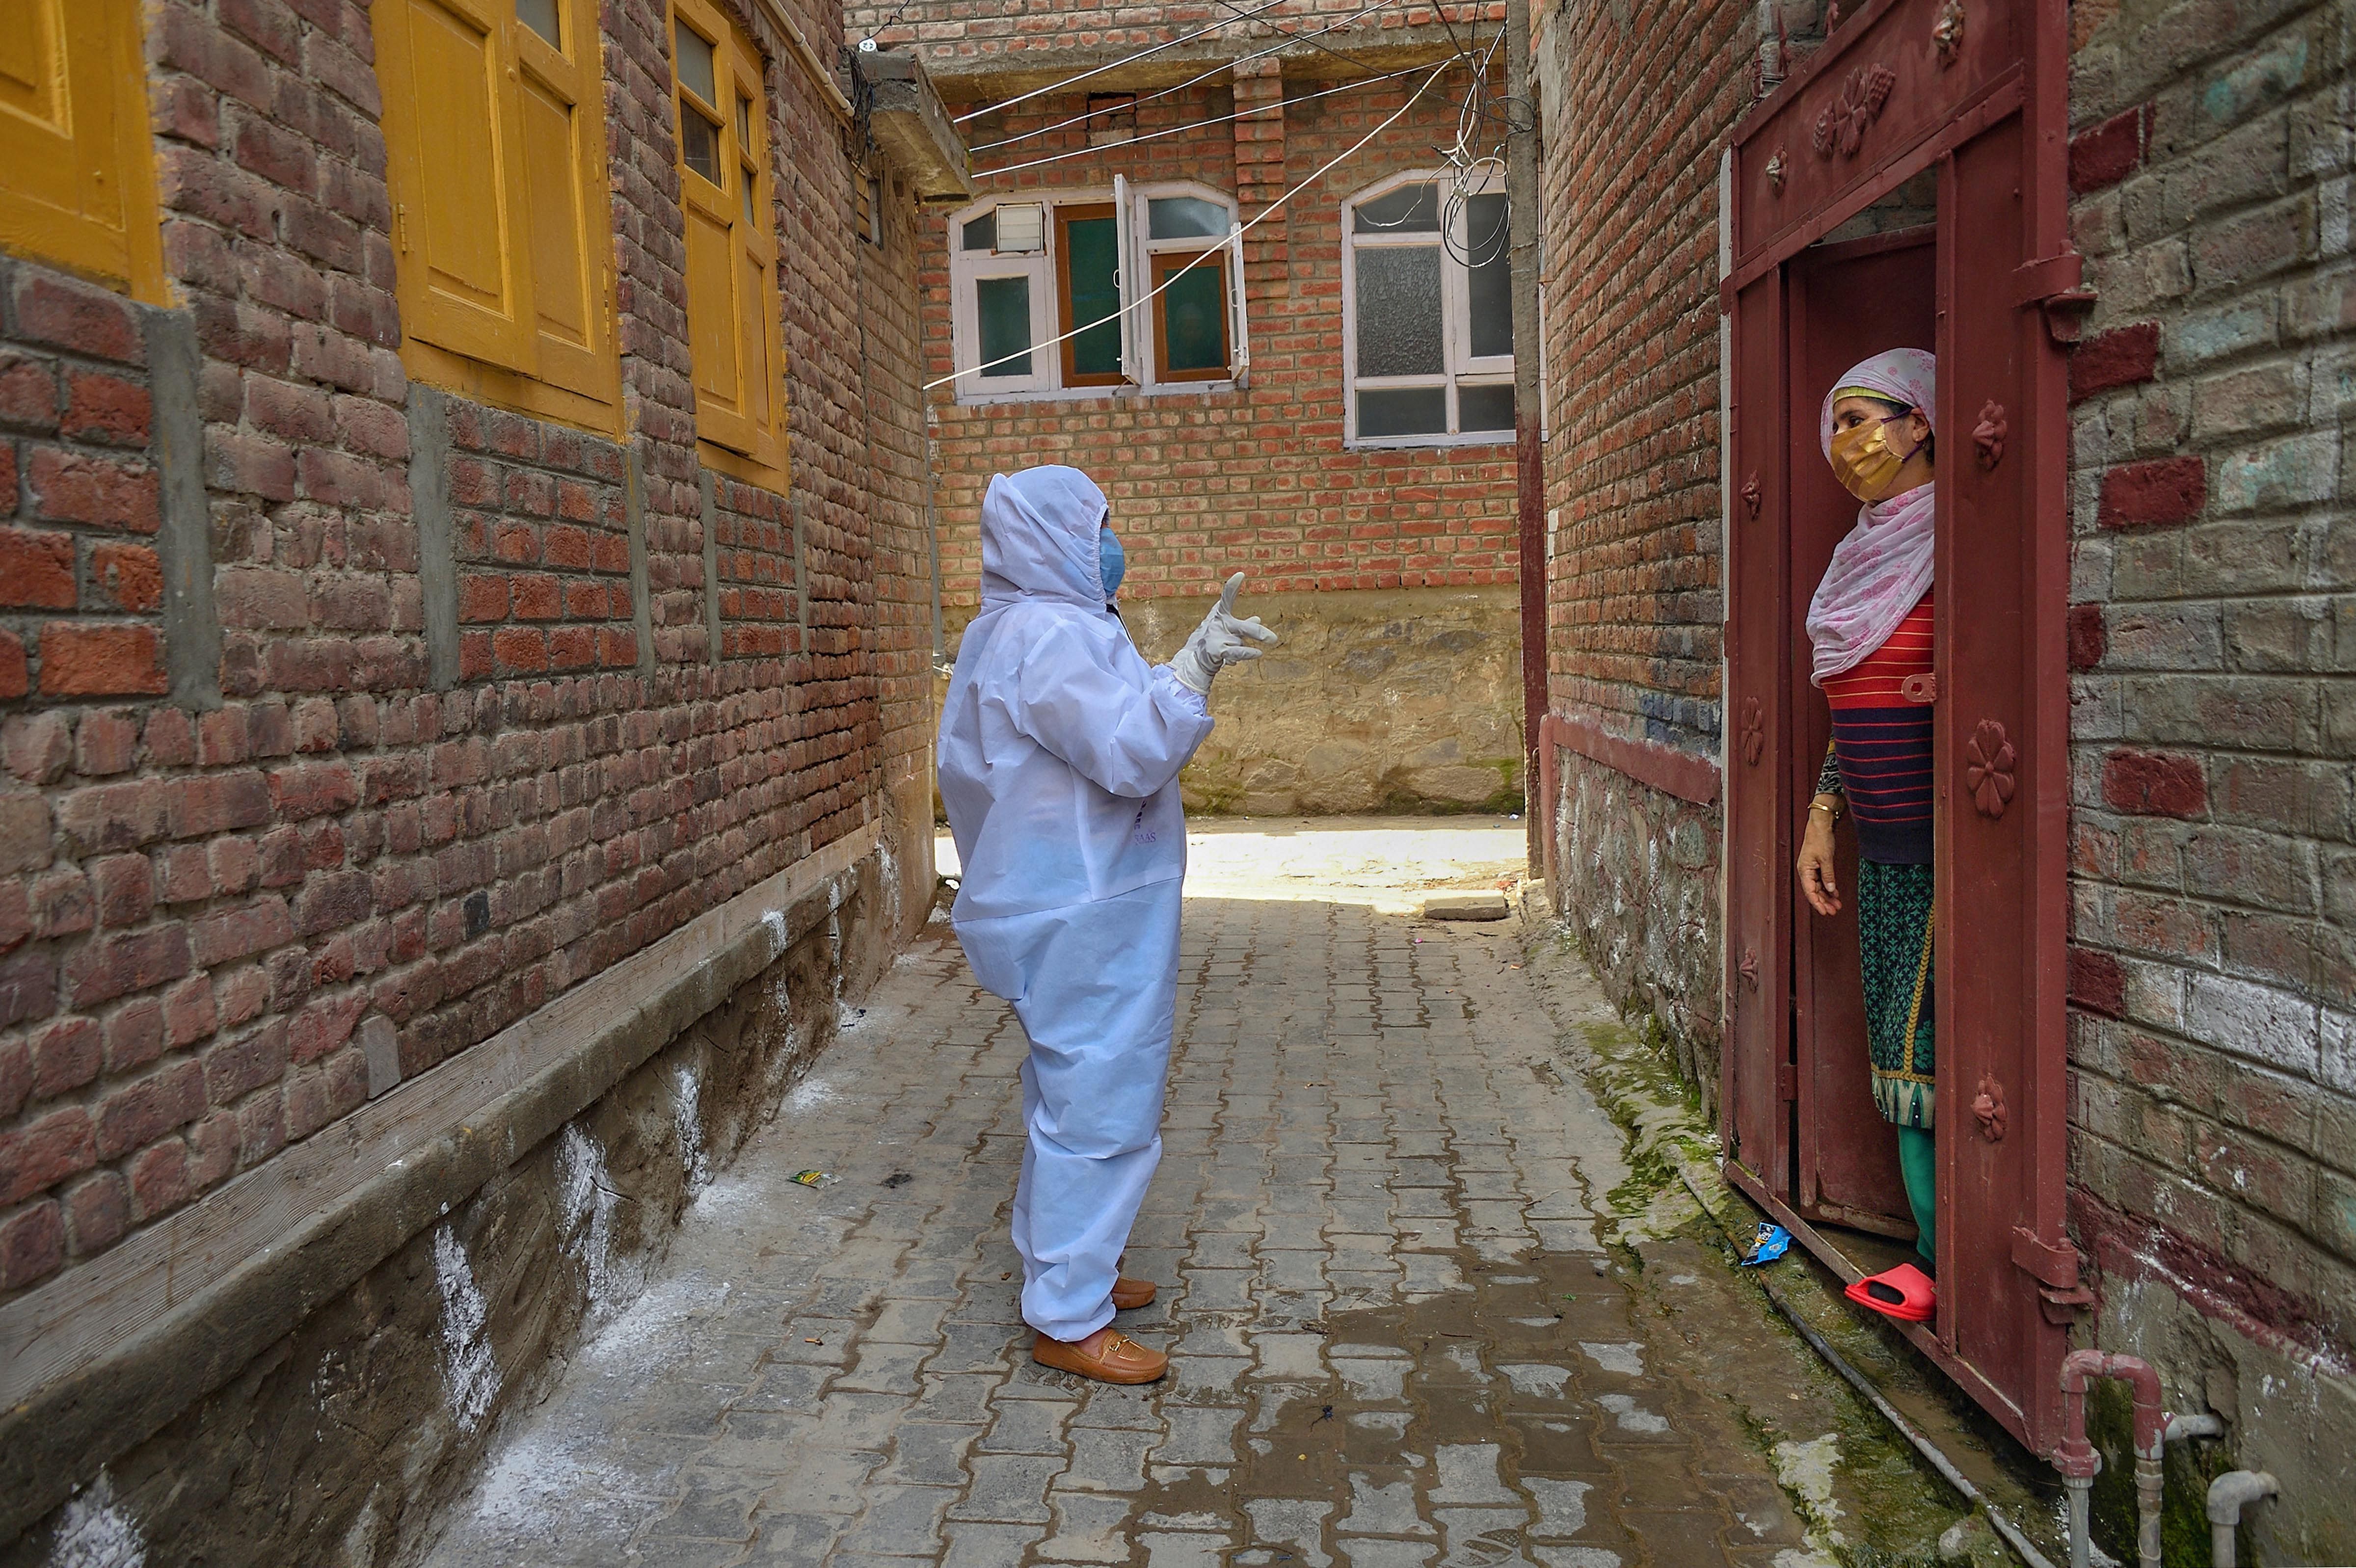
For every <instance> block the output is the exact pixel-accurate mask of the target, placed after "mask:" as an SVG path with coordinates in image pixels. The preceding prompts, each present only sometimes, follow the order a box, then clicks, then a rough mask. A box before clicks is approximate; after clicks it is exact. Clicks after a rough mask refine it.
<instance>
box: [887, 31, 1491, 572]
mask: <svg viewBox="0 0 2356 1568" xmlns="http://www.w3.org/2000/svg"><path fill="white" fill-rule="evenodd" d="M1416 80H1419V79H1412V78H1411V79H1408V80H1407V81H1404V82H1400V83H1386V84H1383V85H1380V86H1377V87H1374V88H1371V89H1368V90H1367V91H1365V92H1363V93H1356V92H1352V93H1342V94H1336V95H1334V96H1332V97H1328V98H1323V99H1320V100H1317V101H1313V102H1298V101H1296V102H1294V103H1291V104H1289V105H1288V106H1287V108H1286V110H1285V112H1284V115H1283V120H1282V125H1281V134H1282V141H1281V144H1280V147H1279V148H1278V149H1276V151H1277V153H1278V155H1280V159H1281V168H1282V171H1283V180H1284V187H1290V186H1292V185H1297V184H1299V183H1300V182H1301V181H1302V180H1304V179H1305V178H1307V176H1310V175H1311V174H1312V173H1313V172H1314V171H1315V170H1317V169H1318V168H1319V167H1321V166H1322V165H1324V164H1325V163H1326V162H1327V161H1328V160H1330V159H1332V158H1333V156H1335V155H1337V154H1339V153H1341V152H1343V151H1344V149H1346V148H1348V147H1349V146H1350V145H1351V144H1354V143H1355V142H1357V141H1358V140H1359V139H1360V138H1362V137H1364V136H1365V135H1366V134H1367V133H1369V132H1371V131H1373V130H1374V129H1375V128H1376V126H1377V125H1379V124H1380V123H1382V121H1383V120H1384V119H1385V118H1387V116H1388V115H1390V114H1391V113H1392V112H1394V111H1396V110H1398V108H1399V107H1400V105H1401V104H1402V103H1403V102H1404V101H1406V98H1407V96H1408V93H1409V92H1410V91H1412V89H1413V86H1414V84H1415V81H1416ZM1467 80H1468V76H1467V73H1466V72H1465V71H1463V70H1462V69H1457V70H1453V71H1451V73H1450V74H1449V75H1447V76H1445V77H1443V78H1441V80H1440V82H1439V83H1438V84H1436V85H1435V86H1434V87H1433V88H1432V89H1431V91H1430V92H1429V93H1427V94H1426V95H1425V96H1424V98H1423V100H1422V101H1420V102H1419V104H1418V105H1417V106H1416V107H1415V108H1414V109H1413V110H1411V111H1410V112H1408V113H1407V114H1406V115H1404V116H1402V117H1401V118H1400V119H1399V121H1398V123H1397V124H1395V125H1393V126H1392V127H1391V128H1390V129H1389V130H1387V131H1386V132H1384V133H1382V134H1381V135H1380V136H1379V137H1377V138H1376V140H1374V141H1373V142H1371V143H1370V144H1368V145H1367V146H1366V147H1365V149H1364V150H1363V151H1362V152H1360V153H1359V154H1357V155H1355V157H1353V158H1351V159H1349V160H1348V161H1347V162H1345V163H1344V164H1343V165H1340V166H1339V167H1337V168H1335V169H1334V170H1333V173H1332V174H1330V175H1328V176H1325V178H1324V179H1323V180H1322V181H1320V182H1319V183H1318V184H1317V185H1315V186H1313V187H1310V188H1308V189H1307V190H1305V191H1303V192H1302V193H1301V194H1300V195H1298V196H1296V197H1292V198H1291V199H1290V201H1288V202H1287V203H1286V204H1285V206H1284V207H1283V208H1280V209H1279V210H1278V216H1277V217H1276V218H1274V219H1269V221H1268V222H1266V223H1264V224H1262V225H1261V226H1260V227H1259V228H1258V229H1254V230H1253V231H1252V233H1251V235H1249V236H1248V237H1247V239H1246V241H1245V244H1246V251H1247V254H1246V266H1245V285H1246V290H1247V310H1248V315H1249V320H1250V333H1251V377H1250V380H1251V384H1250V387H1249V389H1248V390H1237V391H1231V392H1216V393H1212V394H1210V395H1208V396H1207V397H1206V396H1204V395H1201V394H1195V393H1183V392H1182V393H1173V394H1169V395H1157V396H1151V397H1141V398H1124V399H1108V398H1073V399H1064V400H1054V401H1044V402H1021V403H994V404H991V403H982V404H970V405H959V404H957V403H955V402H954V401H953V400H951V397H950V389H948V387H942V388H939V389H936V390H935V391H934V392H932V393H931V394H930V395H931V398H932V400H933V402H932V409H933V420H934V427H935V432H936V436H935V439H936V442H937V453H938V462H939V477H938V491H937V497H936V505H937V507H938V511H939V517H940V532H941V548H942V571H943V580H944V596H945V598H946V599H947V600H948V603H950V604H951V605H953V606H961V607H966V608H967V609H968V610H969V609H970V607H971V606H972V605H973V604H974V603H976V602H977V600H978V597H979V592H980V553H979V548H980V547H979V544H978V542H977V535H976V532H975V518H976V516H977V513H978V510H979V507H980V499H981V494H982V491H983V490H984V489H985V488H986V487H987V486H988V484H989V481H990V476H991V475H992V474H995V473H999V472H1001V471H1004V470H1007V469H1011V468H1015V467H1020V466H1023V465H1027V464H1034V463H1068V464H1074V465H1075V466H1077V467H1079V468H1083V469H1086V470H1087V472H1088V473H1089V474H1090V475H1092V476H1094V477H1095V478H1096V479H1097V481H1098V483H1099V484H1101V485H1103V486H1104V488H1105V491H1106V494H1107V495H1108V496H1110V497H1111V498H1112V504H1113V519H1114V522H1115V524H1116V526H1117V527H1118V528H1119V529H1120V530H1121V534H1122V537H1123V539H1124V541H1125V542H1127V544H1128V545H1129V551H1130V555H1129V575H1128V578H1127V580H1126V581H1125V583H1124V585H1123V587H1122V589H1121V592H1122V594H1123V596H1124V597H1129V598H1148V597H1154V596H1158V595H1162V594H1182V595H1194V596H1199V595H1202V594H1204V593H1205V592H1209V591H1212V590H1214V589H1215V586H1216V583H1217V581H1218V579H1219V578H1220V577H1221V576H1223V575H1224V574H1225V573H1226V572H1227V571H1231V570H1235V569H1238V568H1240V569H1243V570H1246V571H1249V572H1251V574H1252V575H1251V581H1250V584H1249V589H1250V591H1251V592H1257V593H1283V592H1302V591H1310V590H1317V589H1353V588H1416V587H1445V586H1469V585H1477V584H1506V583H1511V582H1513V581H1515V559H1516V558H1515V549H1516V547H1515V525H1514V497H1513V462H1512V446H1511V443H1510V441H1508V442H1506V443H1503V444H1498V445H1482V446H1471V447H1462V448H1457V449H1453V450H1450V451H1430V450H1406V451H1358V452H1352V451H1347V450H1344V447H1343V444H1342V430H1343V400H1342V304H1341V300H1342V256H1341V244H1342V234H1341V204H1342V202H1343V201H1344V199H1346V198H1347V197H1350V196H1351V195H1353V194H1355V192H1356V191H1358V190H1360V189H1363V188H1365V187H1367V186H1370V185H1373V184H1374V183H1376V181H1378V180H1380V179H1382V178H1385V177H1386V176H1389V175H1391V174H1394V173H1397V172H1399V171H1401V170H1405V169H1410V168H1429V167H1431V166H1433V164H1434V161H1435V159H1434V155H1433V153H1432V147H1433V145H1434V144H1436V143H1440V142H1444V141H1447V140H1450V139H1451V138H1452V134H1453V131H1454V125H1455V112H1456V111H1455V101H1456V99H1457V98H1458V97H1459V96H1461V94H1462V91H1464V87H1465V84H1466V81H1467ZM1318 85H1319V84H1315V83H1311V84H1307V85H1306V86H1303V87H1300V88H1297V89H1296V90H1295V91H1317V89H1318ZM1234 98H1235V94H1234V92H1233V91H1232V90H1231V88H1230V86H1228V85H1226V78H1224V77H1222V78H1215V79H1214V80H1212V81H1210V82H1206V83H1204V84H1203V85H1202V86H1200V87H1198V88H1195V89H1193V90H1190V91H1187V92H1186V93H1183V94H1179V95H1173V96H1172V97H1170V98H1166V99H1162V100H1160V101H1155V102H1151V103H1146V104H1142V105H1141V106H1140V108H1139V110H1138V127H1137V128H1138V133H1139V134H1140V135H1141V136H1143V135H1147V134H1149V133H1151V132H1153V131H1156V130H1161V129H1165V128H1169V127H1173V126H1178V125H1182V124H1185V123H1190V122H1200V121H1204V120H1209V119H1214V118H1217V117H1221V116H1225V115H1227V114H1230V113H1233V112H1235V102H1234ZM1085 107H1086V101H1085V98H1084V97H1081V96H1075V95H1060V94H1059V95H1051V96H1048V97H1044V98H1040V99H1035V100H1033V101H1031V102H1030V103H1027V104H1023V105H1022V106H1020V107H1018V108H1015V109H1012V110H1008V111H1006V112H1001V113H997V114H991V115H988V116H986V117H984V118H983V119H980V120H978V121H976V122H974V123H972V124H971V125H970V126H969V132H970V133H972V134H973V138H974V140H975V141H976V143H978V144H979V143H983V142H990V141H997V140H1000V139H1002V138H1006V137H1013V136H1024V138H1025V139H1023V140H1022V141H1020V142H1018V143H1016V144H1014V145H1012V146H1010V147H1006V148H1003V149H998V150H994V151H991V152H990V153H986V154H982V155H979V156H978V157H977V159H976V164H977V166H978V167H984V168H986V167H989V166H991V165H994V164H1000V163H1013V162H1019V161H1024V160H1027V159H1030V158H1036V157H1043V156H1046V155H1049V154H1052V153H1055V152H1058V151H1065V150H1069V149H1073V148H1076V147H1082V146H1085V145H1086V140H1085V137H1084V135H1083V134H1082V133H1081V127H1079V126H1074V127H1071V128H1070V129H1067V130H1065V131H1061V132H1055V133H1045V134H1039V135H1025V133H1030V132H1036V131H1038V130H1039V129H1040V128H1041V127H1044V126H1046V125H1050V124H1053V123H1056V122H1058V121H1061V120H1065V119H1067V118H1070V117H1072V116H1074V115H1076V114H1078V113H1080V112H1082V111H1083V110H1084V109H1085ZM960 112H962V111H960ZM1239 124H1241V126H1242V128H1243V129H1244V130H1245V131H1246V132H1247V133H1257V134H1255V135H1254V137H1253V139H1252V140H1251V141H1249V142H1248V143H1247V145H1248V146H1250V147H1251V148H1252V149H1253V150H1254V151H1255V152H1258V153H1260V154H1261V158H1260V159H1258V160H1255V162H1256V164H1257V165H1258V166H1261V167H1265V166H1266V163H1267V161H1269V160H1268V155H1267V152H1268V149H1269V140H1268V138H1267V136H1266V135H1265V132H1266V131H1267V130H1268V129H1269V127H1267V126H1265V125H1255V124H1254V123H1239ZM1236 149H1237V125H1228V124H1222V125H1215V126H1210V127H1208V128H1206V129H1205V130H1202V131H1200V132H1195V133H1187V134H1182V135H1173V136H1169V137H1166V138H1163V139H1161V140H1155V141H1147V142H1141V143H1138V144H1128V145H1118V146H1113V147H1108V148H1104V149H1102V150H1100V151H1099V152H1098V153H1096V154H1093V155H1087V156H1085V157H1080V158H1075V159H1072V160H1070V161H1068V162H1066V163H1061V164H1055V165H1048V166H1046V167H1044V168H1039V169H1031V170H1025V171H1023V172H1022V173H1020V174H1017V175H1013V176H1005V177H1002V178H991V179H982V180H980V181H978V184H979V185H980V187H981V189H982V190H983V191H984V192H985V193H986V194H995V193H1000V192H1002V191H1008V190H1024V191H1032V190H1035V191H1042V192H1054V191H1056V190H1058V189H1074V188H1078V187H1087V186H1102V187H1109V186H1110V184H1111V181H1112V176H1113V175H1114V174H1115V173H1116V172H1118V173H1120V174H1122V175H1124V176H1127V177H1128V178H1130V179H1131V180H1137V181H1151V180H1174V179H1194V180H1198V181H1200V182H1202V183H1204V184H1205V185H1208V186H1211V187H1215V188H1216V189H1218V190H1221V191H1225V192H1227V193H1230V194H1235V193H1236V192H1237V164H1236ZM1253 191H1255V192H1263V193H1265V194H1266V195H1267V196H1268V197H1270V198H1272V197H1274V196H1275V195H1276V194H1278V190H1277V189H1275V188H1271V186H1270V182H1269V180H1268V179H1267V178H1266V177H1265V176H1263V178H1262V179H1260V180H1257V181H1255V182H1254V184H1253ZM1246 194H1251V193H1246ZM1256 210H1258V209H1257V208H1253V207H1251V206H1250V205H1248V204H1247V206H1246V208H1245V210H1244V212H1243V217H1244V219H1246V220H1247V221H1248V220H1249V219H1251V218H1252V217H1253V216H1254V214H1255V211H1256ZM947 236H948V229H947V225H946V224H945V223H942V222H939V221H932V222H928V223H927V225H926V241H925V243H926V272H925V301H926V318H925V319H926V338H925V344H926V379H928V380H929V379H938V378H941V377H946V376H948V375H949V374H950V373H951V372H952V371H953V370H954V369H955V368H956V367H955V365H954V362H953V361H952V359H951V357H950V341H949V297H948V252H947Z"/></svg>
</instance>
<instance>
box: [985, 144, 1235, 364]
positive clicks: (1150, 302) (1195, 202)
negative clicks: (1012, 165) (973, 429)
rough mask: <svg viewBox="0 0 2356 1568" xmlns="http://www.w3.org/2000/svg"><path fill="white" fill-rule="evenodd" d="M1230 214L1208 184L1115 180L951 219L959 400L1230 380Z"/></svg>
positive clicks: (1230, 207) (1232, 267) (992, 206)
mask: <svg viewBox="0 0 2356 1568" xmlns="http://www.w3.org/2000/svg"><path fill="white" fill-rule="evenodd" d="M1234 213H1235V208H1234V205H1233V203H1232V202H1231V201H1230V200H1229V199H1228V198H1227V197H1223V196H1220V195H1218V194H1217V193H1216V192H1215V191H1212V190H1210V189H1209V188H1208V187H1197V186H1194V185H1183V186H1179V185H1171V186H1151V187H1131V186H1129V185H1128V184H1127V183H1126V182H1125V181H1116V182H1115V188H1114V192H1113V199H1112V200H1110V201H1107V200H1105V199H1103V197H1102V196H1101V195H1090V194H1087V193H1073V194H1071V195H1068V196H1063V197H1044V196H1042V197H1032V196H1025V197H1019V198H1017V197H1009V198H1007V199H1004V200H1000V201H992V202H988V203H985V204H983V205H981V206H980V207H976V208H968V209H967V210H966V211H964V212H962V213H960V214H958V215H957V216H956V217H954V218H952V219H950V222H949V268H950V281H951V289H952V302H953V308H952V311H951V319H952V325H953V341H954V346H955V351H956V356H957V364H958V368H959V369H960V370H961V371H964V372H965V374H963V375H961V376H959V377H958V383H957V386H958V400H960V401H964V402H989V401H992V400H1001V399H1007V398H1023V397H1026V396H1027V397H1044V396H1054V395H1056V394H1058V393H1062V392H1066V391H1071V392H1077V393H1081V394H1086V393H1089V392H1095V391H1098V390H1109V389H1114V388H1118V387H1121V386H1132V387H1136V388H1139V389H1143V390H1149V391H1150V390H1153V389H1157V388H1164V387H1167V388H1177V387H1183V386H1186V385H1188V384H1190V383H1191V384H1194V385H1198V386H1199V385H1202V384H1205V383H1212V382H1225V381H1227V380H1229V379H1231V378H1232V377H1233V376H1234V374H1235V371H1236V369H1237V367H1238V366H1239V365H1240V363H1241V362H1242V349H1241V343H1242V336H1243V323H1242V314H1243V302H1242V299H1241V297H1240V296H1241V288H1240V285H1239V283H1238V278H1239V275H1240V274H1239V271H1238V269H1237V267H1236V266H1235V264H1234V262H1235V253H1236V252H1235V247H1234V244H1233V241H1232V235H1233V232H1234V229H1235V217H1234ZM1198 257H1200V258H1204V259H1203V260H1202V261H1200V262H1199V263H1198V264H1195V265H1194V266H1192V267H1191V268H1190V267H1189V266H1188V263H1190V262H1195V261H1196V259H1197V258H1198ZM1182 274H1183V275H1182ZM1165 283H1166V284H1168V285H1169V286H1168V287H1167V288H1164V287H1163V286H1162V285H1164V284H1165ZM1157 291H1159V292H1157ZM1057 339H1061V341H1056V340H1057Z"/></svg>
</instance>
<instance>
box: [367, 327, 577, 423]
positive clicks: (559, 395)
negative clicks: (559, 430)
mask: <svg viewBox="0 0 2356 1568" xmlns="http://www.w3.org/2000/svg"><path fill="white" fill-rule="evenodd" d="M401 363H402V369H404V370H406V371H407V372H408V373H409V377H410V379H412V380H414V381H422V382H423V383H424V384H425V385H427V386H429V387H436V388H439V389H442V390H443V391H445V392H455V393H457V394H458V395H459V396H460V397H463V398H468V399H471V400H474V401H476V402H478V403H483V404H486V405H487V406H489V407H491V408H495V409H501V410H504V411H507V412H509V413H511V414H522V415H524V416H525V417H527V418H529V419H537V420H547V421H551V422H552V423H555V424H562V425H570V426H572V427H573V429H575V430H583V431H587V432H590V433H591V434H593V435H600V436H604V437H605V439H606V440H608V441H618V440H620V439H621V434H622V421H621V397H620V387H619V386H618V384H617V385H616V388H615V395H614V397H613V398H612V399H610V400H606V399H599V398H593V397H588V396H585V395H584V394H582V393H580V392H575V391H572V390H569V389H566V388H563V387H559V386H555V385H553V384H552V383H550V382H547V381H542V380H540V379H537V378H535V377H531V376H527V375H524V374H523V373H521V372H520V371H516V370H509V369H507V368H504V367H502V366H498V365H491V364H488V363H486V362H485V361H483V360H480V359H470V358H468V357H466V356H465V355H463V354H455V353H453V352H451V351H450V350H449V349H446V348H444V347H441V346H440V345H438V344H433V343H426V342H423V341H421V340H420V339H417V338H414V337H410V338H404V339H403V340H402V345H401ZM608 368H611V369H613V370H614V371H615V373H616V382H617V383H618V381H619V370H620V367H619V365H618V364H617V363H611V362H609V366H608Z"/></svg>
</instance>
